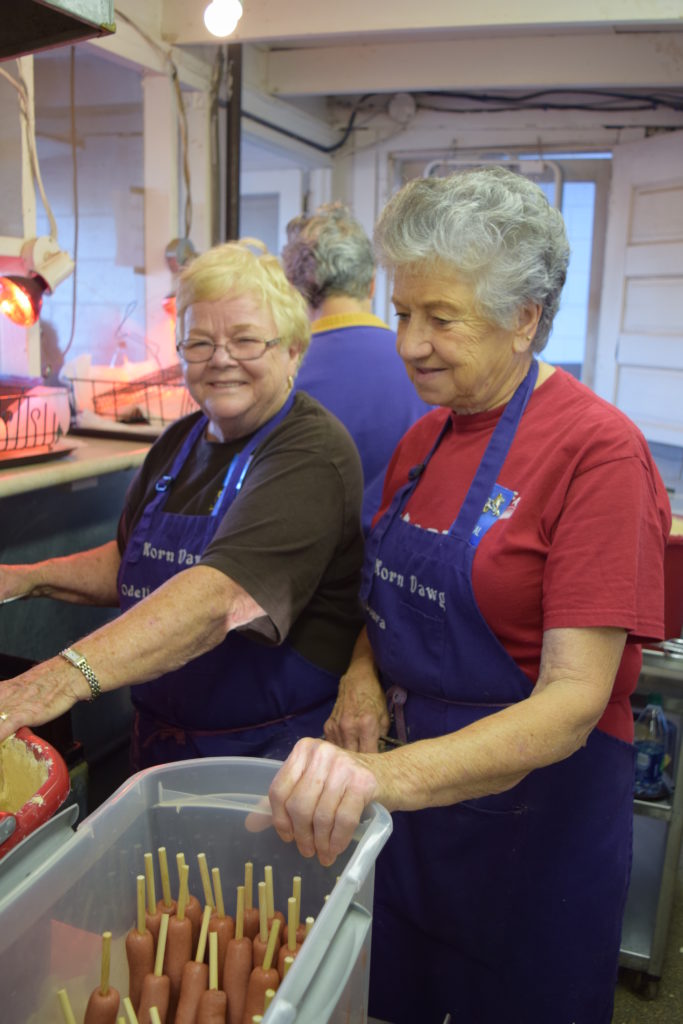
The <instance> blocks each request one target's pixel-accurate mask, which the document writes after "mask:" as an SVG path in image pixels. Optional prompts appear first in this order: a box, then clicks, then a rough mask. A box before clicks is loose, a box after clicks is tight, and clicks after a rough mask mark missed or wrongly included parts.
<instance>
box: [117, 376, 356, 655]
mask: <svg viewBox="0 0 683 1024" xmlns="http://www.w3.org/2000/svg"><path fill="white" fill-rule="evenodd" d="M201 415H202V414H201V413H193V414H192V415H190V416H186V417H184V418H183V419H181V420H178V421H177V422H176V423H173V424H172V425H171V426H170V427H168V428H167V430H166V431H165V432H164V433H163V434H162V436H161V437H160V438H159V439H158V441H156V443H155V444H154V445H153V446H152V448H151V449H150V451H149V453H148V455H147V457H146V459H145V461H144V463H143V465H142V466H141V467H140V470H139V471H138V473H137V475H136V476H135V478H134V480H133V481H132V483H131V484H130V487H129V488H128V493H127V494H126V500H125V505H124V509H123V512H122V515H121V518H120V521H119V528H118V537H117V540H118V546H119V550H120V551H121V552H123V550H124V549H125V546H126V543H127V542H128V539H129V538H130V535H131V532H132V530H133V528H134V526H135V524H136V523H137V521H138V519H139V517H140V515H141V513H142V510H143V509H144V507H145V505H147V503H148V502H149V501H151V499H152V498H153V497H154V495H155V490H154V487H155V484H156V482H157V480H158V479H159V478H160V477H161V476H163V475H164V474H165V473H168V472H169V470H170V468H171V465H172V463H173V460H174V458H175V456H176V454H177V452H178V451H179V450H180V448H181V447H182V444H183V442H184V440H185V438H186V437H187V435H188V433H189V432H190V430H191V429H192V427H193V426H194V424H195V423H196V422H197V419H198V418H199V416H201ZM248 443H249V438H248V437H246V438H240V439H239V440H237V441H231V442H227V443H223V444H222V443H218V442H215V441H209V440H207V438H206V433H205V432H204V433H203V434H202V436H201V437H200V439H199V440H198V441H197V443H196V444H195V446H194V449H193V451H192V452H191V454H190V456H189V457H188V459H187V460H186V462H185V465H184V466H183V468H182V470H181V472H180V473H179V475H178V477H177V479H176V480H175V481H174V482H173V486H172V487H171V489H170V491H169V493H168V496H167V498H166V503H165V505H164V510H165V511H166V512H174V513H179V514H184V515H209V514H210V512H211V509H212V508H213V505H214V502H215V501H216V499H217V497H218V495H219V493H220V491H221V488H222V485H223V480H224V477H225V473H226V470H227V468H228V466H229V465H230V461H231V459H232V458H233V456H234V455H235V454H236V453H237V452H239V451H241V450H242V448H243V447H244V446H245V445H247V444H248ZM362 493H363V480H362V470H361V465H360V459H359V457H358V453H357V451H356V448H355V446H354V444H353V441H352V440H351V437H350V435H349V434H348V433H347V431H346V429H345V428H344V427H343V426H342V424H341V423H340V422H339V420H337V419H336V418H335V417H334V416H333V415H332V414H331V413H329V412H327V410H326V409H324V408H323V407H322V406H321V405H320V404H319V403H318V402H316V401H315V399H313V398H310V397H309V396H308V395H306V394H303V393H298V394H297V395H296V397H295V400H294V405H293V407H292V409H291V411H290V412H289V414H288V415H287V416H286V417H285V419H284V420H283V421H282V423H280V424H279V425H278V426H277V427H276V428H275V429H274V430H273V431H272V433H271V434H270V435H269V436H268V437H267V438H266V439H265V441H263V442H262V443H261V445H259V447H258V448H257V449H256V450H255V452H254V456H253V459H252V462H251V464H250V466H249V471H248V473H247V475H246V477H245V479H244V483H243V485H242V487H241V489H240V492H239V494H238V495H237V497H236V498H235V500H234V501H233V503H232V505H231V506H230V507H229V508H228V509H227V511H226V512H225V514H224V516H223V517H222V519H221V521H220V523H219V524H218V528H217V530H216V533H215V534H214V537H213V540H212V541H211V542H210V544H209V545H208V546H207V548H206V550H205V551H204V554H203V555H202V558H201V562H200V564H201V565H208V566H211V567H212V568H214V569H218V570H219V571H220V572H223V573H225V575H226V576H229V577H230V578H231V579H232V580H234V581H235V582H236V583H238V584H239V585H240V586H241V587H243V588H244V590H246V591H247V593H248V594H250V596H251V597H252V598H253V599H254V600H255V601H257V602H258V603H259V605H260V606H261V607H262V608H263V609H264V610H265V611H266V612H267V617H266V618H261V619H259V620H256V621H255V622H252V623H250V624H249V626H248V627H247V628H246V629H245V630H244V632H245V633H247V634H248V635H250V636H252V637H253V638H254V639H255V640H261V641H265V642H270V643H281V642H282V641H283V640H284V639H285V638H288V639H289V642H290V643H291V644H292V646H293V647H294V648H295V649H296V650H297V651H298V652H299V653H300V654H301V655H302V656H303V657H305V658H307V659H308V660H309V661H311V662H313V664H315V665H318V666H319V667H320V668H324V669H326V670H328V671H330V672H334V673H335V674H339V673H341V672H343V671H344V670H345V668H346V666H347V664H348V662H349V658H350V656H351V650H352V647H353V644H354V641H355V639H356V636H357V635H358V632H359V629H360V627H361V624H362V619H361V613H360V606H359V601H358V588H359V581H360V568H361V563H362V558H363V542H362V535H361V526H360V508H361V501H362Z"/></svg>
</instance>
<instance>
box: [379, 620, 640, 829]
mask: <svg viewBox="0 0 683 1024" xmlns="http://www.w3.org/2000/svg"><path fill="white" fill-rule="evenodd" d="M625 637H626V633H625V632H624V631H622V630H618V629H567V630H559V629H558V630H550V631H549V632H547V633H546V635H545V639H544V647H543V655H542V659H541V675H540V677H539V681H538V683H537V684H536V687H535V689H534V691H533V693H532V694H531V696H530V697H529V698H528V699H527V700H523V701H520V702H519V703H516V704H513V705H511V706H510V707H507V708H504V709H503V710H501V711H498V712H496V713H495V714H492V715H488V716H486V717H484V718H481V719H479V720H478V721H476V722H474V723H472V724H471V725H468V726H466V727H465V728H463V729H460V730H458V731H457V732H454V733H450V734H448V735H446V736H441V737H437V738H435V739H430V740H422V741H420V742H417V743H412V744H408V745H407V746H405V747H402V748H399V749H397V750H392V751H390V752H389V753H387V754H384V755H381V757H382V758H383V759H384V760H383V761H382V760H380V761H379V762H375V764H374V765H373V766H372V768H373V770H374V768H375V767H377V768H378V770H379V775H378V779H379V781H380V785H381V787H382V794H381V795H378V796H377V797H376V799H378V800H380V801H381V802H384V799H385V795H386V800H387V807H388V808H389V809H390V810H416V809H418V808H420V807H436V806H444V805H448V804H452V803H457V802H458V801H461V800H471V799H474V798H476V797H479V796H485V795H487V794H490V793H499V792H502V791H504V790H506V789H510V788H511V787H512V786H514V785H516V784H517V782H519V781H520V780H521V779H523V778H524V776H525V775H528V773H529V772H531V771H534V769H536V768H542V767H545V766H547V765H550V764H554V763H555V762H557V761H562V760H563V759H564V758H566V757H569V756H570V755H571V754H573V753H574V752H575V751H576V750H578V749H579V748H580V747H581V746H582V745H584V744H585V742H586V740H587V738H588V736H589V734H590V732H591V731H592V730H593V729H594V728H595V726H596V725H597V723H598V721H599V720H600V717H601V715H602V712H603V710H604V708H605V706H606V704H607V701H608V700H609V696H610V694H611V692H612V686H613V682H614V678H615V675H616V672H617V669H618V667H619V663H620V660H621V655H622V653H623V649H624V642H625ZM385 790H386V794H385Z"/></svg>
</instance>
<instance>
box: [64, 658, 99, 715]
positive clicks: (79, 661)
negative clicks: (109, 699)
mask: <svg viewBox="0 0 683 1024" xmlns="http://www.w3.org/2000/svg"><path fill="white" fill-rule="evenodd" d="M59 654H60V657H62V658H64V660H65V661H69V662H71V664H72V665H73V666H74V667H75V668H77V669H79V671H80V672H82V673H83V675H84V676H85V678H86V679H87V681H88V686H89V687H90V697H89V700H90V701H91V702H92V701H94V700H96V698H97V697H99V696H100V694H101V693H102V689H101V687H100V684H99V680H98V678H97V676H96V675H95V673H94V672H93V670H92V669H91V667H90V665H89V664H88V660H87V658H85V657H84V656H83V655H82V654H79V653H78V651H75V650H74V649H73V647H65V648H64V650H63V651H60V652H59Z"/></svg>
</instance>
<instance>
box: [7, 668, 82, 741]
mask: <svg viewBox="0 0 683 1024" xmlns="http://www.w3.org/2000/svg"><path fill="white" fill-rule="evenodd" d="M89 696H90V692H89V688H88V684H87V682H86V681H85V679H84V678H83V676H82V675H81V673H80V672H79V671H78V670H77V669H75V668H74V667H73V666H72V665H69V664H67V663H66V662H65V661H64V660H63V659H62V658H51V659H50V660H49V661H44V662H42V663H41V664H40V665H35V666H34V667H33V668H30V669H29V670H28V671H27V672H23V673H22V674H21V675H20V676H15V677H14V678H13V679H6V680H4V681H3V682H0V743H1V742H2V741H3V740H4V739H6V738H7V737H8V736H11V735H12V733H14V732H16V731H17V729H19V728H21V726H23V725H25V726H29V727H30V726H35V725H43V724H44V723H45V722H51V721H52V720H53V718H57V716H58V715H61V714H63V713H64V712H65V711H68V710H69V708H72V707H73V706H74V704H75V703H76V702H77V701H79V700H87V699H88V697H89Z"/></svg>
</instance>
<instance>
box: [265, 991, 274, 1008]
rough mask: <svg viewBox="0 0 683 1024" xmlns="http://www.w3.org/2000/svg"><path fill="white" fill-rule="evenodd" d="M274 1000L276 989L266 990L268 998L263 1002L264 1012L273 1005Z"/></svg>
mask: <svg viewBox="0 0 683 1024" xmlns="http://www.w3.org/2000/svg"><path fill="white" fill-rule="evenodd" d="M273 999H275V989H274V988H267V989H266V997H265V999H264V1002H263V1010H264V1012H265V1011H266V1010H267V1009H268V1007H269V1006H270V1004H271V1003H272V1001H273Z"/></svg>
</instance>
